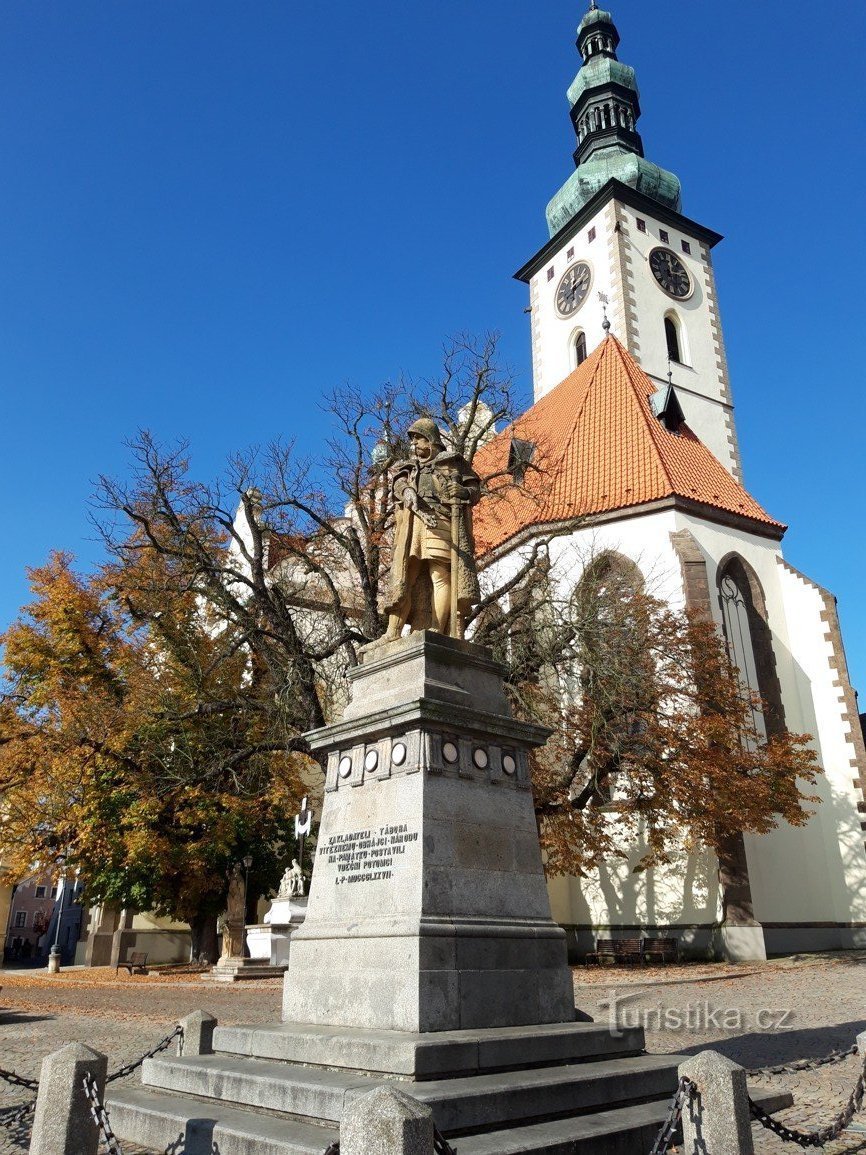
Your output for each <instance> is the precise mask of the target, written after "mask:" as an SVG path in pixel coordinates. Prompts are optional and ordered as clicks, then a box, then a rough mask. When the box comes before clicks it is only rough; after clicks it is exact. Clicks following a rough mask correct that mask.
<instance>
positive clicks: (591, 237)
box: [586, 225, 595, 244]
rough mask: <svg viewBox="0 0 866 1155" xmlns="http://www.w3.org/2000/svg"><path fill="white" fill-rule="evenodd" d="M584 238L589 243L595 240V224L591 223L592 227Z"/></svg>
mask: <svg viewBox="0 0 866 1155" xmlns="http://www.w3.org/2000/svg"><path fill="white" fill-rule="evenodd" d="M586 239H587V240H588V241H589V243H590V244H592V242H593V241H594V240H595V225H593V227H592V228H591V229H590V230H589V232H588V233H587V234H586Z"/></svg>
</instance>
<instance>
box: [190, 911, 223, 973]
mask: <svg viewBox="0 0 866 1155" xmlns="http://www.w3.org/2000/svg"><path fill="white" fill-rule="evenodd" d="M189 929H190V931H191V937H192V944H191V947H190V959H191V960H192V961H193V962H195V961H196V960H197V959H203V960H204V962H209V963H215V962H216V961H217V958H218V957H219V951H218V950H217V916H216V915H215V914H199V915H197V916H196V917H195V918H193V919H190V923H189Z"/></svg>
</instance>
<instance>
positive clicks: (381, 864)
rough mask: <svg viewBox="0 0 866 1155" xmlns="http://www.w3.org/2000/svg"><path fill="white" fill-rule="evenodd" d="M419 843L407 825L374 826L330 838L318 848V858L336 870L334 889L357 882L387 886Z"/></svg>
mask: <svg viewBox="0 0 866 1155" xmlns="http://www.w3.org/2000/svg"><path fill="white" fill-rule="evenodd" d="M417 842H418V829H417V827H416V826H415V825H414V823H413V824H411V825H410V824H409V823H407V822H395V823H392V824H389V825H387V826H373V827H371V828H370V829H369V830H350V831H347V832H346V833H345V834H332V835H331V837H330V838H328V840H327V841H326V842H325V843H324V844H323V845H320V846H319V849H318V857H319V858H324V859H325V861H327V863H328V865H329V866H331V867H336V872H335V874H334V884H335V886H344V885H346V884H354V883H359V882H387V881H388V880H389V879H391V878H393V877H394V872H395V871H397V870H399V869H400V867H401V866H402V865H403V864H404V863H405V861H406V853H407V851H409V850H411V847H412V845H413V844H414V843H417Z"/></svg>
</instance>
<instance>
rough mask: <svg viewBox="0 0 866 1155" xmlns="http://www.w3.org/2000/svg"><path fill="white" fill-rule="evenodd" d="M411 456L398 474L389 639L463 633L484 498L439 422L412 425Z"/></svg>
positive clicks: (474, 586)
mask: <svg viewBox="0 0 866 1155" xmlns="http://www.w3.org/2000/svg"><path fill="white" fill-rule="evenodd" d="M408 434H409V440H410V441H411V444H412V457H411V459H410V460H409V461H401V462H398V464H397V466H396V472H395V475H394V482H393V488H394V500H395V503H396V518H395V529H394V554H393V559H392V563H391V588H390V592H389V597H388V604H387V605H386V606H385V611H386V613H387V614H388V615H389V618H388V632H387V634H386V635H385V636H386V637H388V638H398V637H399V636H400V634H401V633H402V631H403V627H404V626H405V625H407V624H408V625H409V627H410V628H411V629H412V630H427V629H433V630H438V631H439V633H441V634H450V635H451V637H454V638H462V637H463V630H464V628H465V619H466V615H467V613H468V612H469V610H470V608H471V607H472V606H473V605H474V604H475V603H477V602H478V600H479V597H480V595H479V590H478V571H477V569H476V566H475V543H474V541H473V537H472V506H473V505H475V504H476V502H477V501H478V498H479V497H480V495H481V482H480V479H479V477H478V474H477V473H476V472H475V471H474V469H473V468H472V466H471V465H469V463H468V462H467V461H466V458H465V457H463V456H461V454H459V453H455V452H452V451H450V450H448V449H446V448H445V445H444V443H443V441H442V434H441V433H440V432H439V428H438V426H437V425H436V423H435V421H431V420H430V419H429V418H428V417H422V418H421V419H420V420H419V421H416V422H415V423H414V425H412V426H410V428H409V430H408Z"/></svg>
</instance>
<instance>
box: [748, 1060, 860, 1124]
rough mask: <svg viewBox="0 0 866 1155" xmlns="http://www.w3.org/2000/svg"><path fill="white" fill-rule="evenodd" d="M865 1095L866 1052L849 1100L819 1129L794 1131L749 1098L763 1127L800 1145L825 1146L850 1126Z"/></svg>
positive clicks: (752, 1109)
mask: <svg viewBox="0 0 866 1155" xmlns="http://www.w3.org/2000/svg"><path fill="white" fill-rule="evenodd" d="M864 1096H866V1054H864V1056H863V1066H862V1068H861V1070H860V1076H859V1078H858V1079H857V1082H856V1083H855V1084H854V1090H853V1091H852V1092H851V1094H850V1095H849V1097H848V1102H847V1103H846V1104H845V1106H844V1107H843V1109H842V1110H841V1111H840V1112H839V1114H838V1115H837V1116H836V1118H835V1119H834V1120H833V1122H832V1123H830V1124H829V1126H827V1127H821V1129H820V1130H818V1131H794V1130H792V1128H790V1127H786V1126H785V1124H784V1123H780V1122H779V1120H778V1119H774V1118H773V1116H772V1115H768V1114H767V1112H766V1111H765V1110H764V1109H763V1107H759V1106H758V1104H757V1103H754V1102H753V1101H752V1100H751V1099H749V1110H750V1111H751V1113H752V1117H753V1118H755V1119H757V1120H758V1122H759V1123H760V1124H761V1126H762V1127H766V1129H767V1130H768V1131H773V1132H774V1133H775V1134H776V1135H778V1136H779V1138H780V1139H783V1140H784V1141H785V1142H786V1143H796V1144H798V1146H800V1147H823V1146H824V1144H825V1143H829V1142H830V1140H831V1139H838V1138H839V1136H840V1135H841V1134H842V1132H843V1131H844V1130H845V1129H846V1128H847V1127H848V1125H849V1124H850V1122H851V1120H852V1119H853V1118H854V1116H855V1115H856V1114H857V1112H858V1111H859V1110H860V1109H861V1108H862V1106H863V1099H864Z"/></svg>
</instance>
